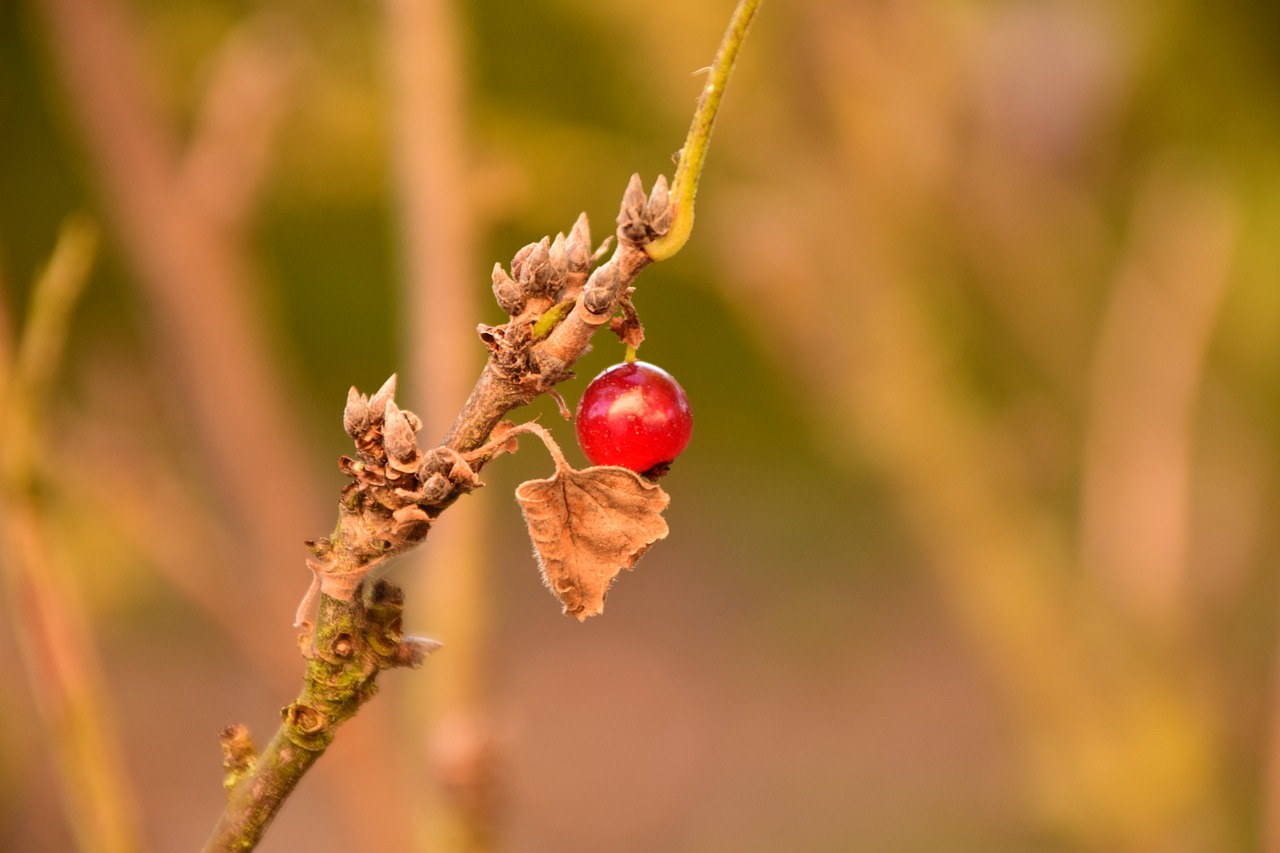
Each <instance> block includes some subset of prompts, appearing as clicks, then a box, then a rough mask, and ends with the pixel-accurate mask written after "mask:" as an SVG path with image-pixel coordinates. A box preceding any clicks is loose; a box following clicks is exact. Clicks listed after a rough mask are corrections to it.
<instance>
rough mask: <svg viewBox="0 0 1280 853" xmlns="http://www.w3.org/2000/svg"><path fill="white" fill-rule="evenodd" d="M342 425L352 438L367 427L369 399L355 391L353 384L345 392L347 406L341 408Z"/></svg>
mask: <svg viewBox="0 0 1280 853" xmlns="http://www.w3.org/2000/svg"><path fill="white" fill-rule="evenodd" d="M342 426H343V429H345V430H346V431H347V435H349V436H351V437H352V438H356V437H357V436H359V435H360V434H361V433H363V432H364V431H365V430H367V429H368V428H369V399H368V398H367V397H365V396H364V395H363V394H361V393H360V392H359V391H357V390H356V387H355V386H354V385H352V386H351V390H350V391H348V392H347V406H346V408H344V409H343V410H342Z"/></svg>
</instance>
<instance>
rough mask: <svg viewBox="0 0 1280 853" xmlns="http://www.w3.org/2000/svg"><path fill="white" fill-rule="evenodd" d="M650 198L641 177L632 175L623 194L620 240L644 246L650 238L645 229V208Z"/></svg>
mask: <svg viewBox="0 0 1280 853" xmlns="http://www.w3.org/2000/svg"><path fill="white" fill-rule="evenodd" d="M648 204H649V198H648V196H647V195H646V194H645V191H644V184H642V183H641V182H640V176H639V175H632V176H631V180H630V181H629V182H628V183H627V189H626V192H624V193H623V194H622V209H621V210H619V211H618V239H619V240H626V241H627V242H628V243H632V244H634V245H636V246H641V245H643V244H644V243H645V242H646V240H647V237H648V232H647V229H646V228H645V208H646V207H647V206H648Z"/></svg>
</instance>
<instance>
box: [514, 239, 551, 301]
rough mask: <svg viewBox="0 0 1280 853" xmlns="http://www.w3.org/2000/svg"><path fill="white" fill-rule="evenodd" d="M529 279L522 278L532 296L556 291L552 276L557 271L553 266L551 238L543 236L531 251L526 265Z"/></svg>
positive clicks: (522, 282) (526, 289)
mask: <svg viewBox="0 0 1280 853" xmlns="http://www.w3.org/2000/svg"><path fill="white" fill-rule="evenodd" d="M524 269H525V273H526V276H527V280H526V279H524V278H522V279H521V280H520V283H521V284H523V285H524V289H525V293H528V294H529V295H530V296H550V295H551V294H552V293H553V292H554V290H555V289H554V287H553V286H552V281H551V279H552V277H553V276H554V274H555V271H554V270H553V269H552V268H551V240H550V238H548V237H543V238H542V239H541V240H540V241H538V245H536V246H534V247H533V251H532V252H530V253H529V259H528V260H527V261H525V265H524Z"/></svg>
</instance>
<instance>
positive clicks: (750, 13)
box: [645, 0, 760, 261]
mask: <svg viewBox="0 0 1280 853" xmlns="http://www.w3.org/2000/svg"><path fill="white" fill-rule="evenodd" d="M759 6H760V0H739V2H738V6H737V8H736V9H734V10H733V17H732V18H731V19H730V20H729V27H728V29H726V30H725V33H724V39H723V40H722V41H721V42H720V49H719V50H717V51H716V58H715V61H714V62H713V63H712V64H711V69H710V71H709V73H708V74H707V82H706V85H705V86H703V87H702V95H701V96H700V97H699V98H698V106H697V108H696V109H695V110H694V113H693V123H692V124H690V125H689V135H688V136H687V137H685V142H684V147H683V148H681V149H680V162H679V163H677V164H676V176H675V180H674V181H672V184H671V198H672V206H673V207H674V209H675V216H674V218H673V219H672V220H671V229H670V230H669V231H668V232H667V233H666V234H665V235H663V236H662V237H659V238H658V239H656V240H654V241H653V242H651V243H649V244H648V245H647V246H645V252H646V253H648V255H649V257H651V258H653V259H654V260H655V261H665V260H666V259H667V258H669V257H671V256H672V255H674V254H675V253H676V252H678V251H680V250H681V249H683V248H684V244H685V243H687V242H689V235H690V234H691V233H692V232H693V200H694V197H695V196H696V195H697V194H698V177H699V176H700V175H701V174H702V165H703V163H704V162H705V161H706V159H707V146H708V145H710V143H711V130H712V128H714V127H715V123H716V115H717V113H719V111H720V99H721V98H722V97H724V90H725V86H727V85H728V83H729V75H730V74H732V73H733V66H734V63H735V62H736V61H737V59H738V50H739V49H740V48H741V47H742V42H743V41H744V40H745V39H746V37H747V29H748V28H749V27H750V26H751V19H752V18H753V17H755V14H756V10H757V9H758V8H759Z"/></svg>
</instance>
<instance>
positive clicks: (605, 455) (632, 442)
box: [576, 361, 693, 476]
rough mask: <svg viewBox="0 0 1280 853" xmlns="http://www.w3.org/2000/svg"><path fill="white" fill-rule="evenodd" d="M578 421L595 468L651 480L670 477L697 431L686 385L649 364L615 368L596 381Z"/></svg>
mask: <svg viewBox="0 0 1280 853" xmlns="http://www.w3.org/2000/svg"><path fill="white" fill-rule="evenodd" d="M576 418H577V432H578V444H579V445H580V446H581V447H582V452H583V453H585V454H587V458H588V459H590V460H591V462H592V463H593V464H595V465H621V466H622V467H623V468H630V469H631V470H632V471H635V472H637V473H640V474H649V475H651V476H659V475H661V474H663V473H666V467H667V465H669V464H670V463H671V462H672V460H674V459H675V458H676V457H677V456H679V455H680V451H682V450H684V449H685V447H686V446H687V445H688V444H689V436H690V435H691V434H692V433H693V412H692V411H691V410H690V408H689V398H688V397H687V396H685V393H684V389H683V388H681V387H680V383H678V382H676V381H675V379H673V378H672V377H671V374H670V373H667V372H666V371H665V370H663V369H662V368H660V367H654V366H653V365H652V364H647V363H645V362H643V361H629V362H624V363H623V364H615V365H614V366H613V367H610V368H609V369H608V370H606V371H604V372H603V373H601V374H600V375H599V376H597V377H596V378H595V379H592V380H591V384H590V385H588V386H587V390H586V391H584V392H583V393H582V401H581V402H580V403H578V414H577V416H576Z"/></svg>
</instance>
